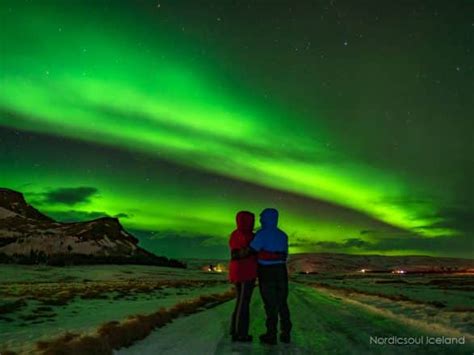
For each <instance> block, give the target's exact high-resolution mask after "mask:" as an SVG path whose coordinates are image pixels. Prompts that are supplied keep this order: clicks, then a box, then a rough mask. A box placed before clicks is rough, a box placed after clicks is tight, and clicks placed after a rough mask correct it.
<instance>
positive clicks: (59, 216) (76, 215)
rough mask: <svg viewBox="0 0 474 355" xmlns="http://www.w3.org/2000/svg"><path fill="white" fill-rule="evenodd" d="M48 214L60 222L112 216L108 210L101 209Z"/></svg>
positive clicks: (83, 220)
mask: <svg viewBox="0 0 474 355" xmlns="http://www.w3.org/2000/svg"><path fill="white" fill-rule="evenodd" d="M48 215H49V216H51V217H52V218H54V219H55V220H57V221H59V222H85V221H91V220H94V219H97V218H101V217H110V215H109V214H107V213H106V212H101V211H75V210H69V211H53V212H48Z"/></svg>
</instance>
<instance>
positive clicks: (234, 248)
mask: <svg viewBox="0 0 474 355" xmlns="http://www.w3.org/2000/svg"><path fill="white" fill-rule="evenodd" d="M236 220H237V229H236V230H234V231H233V232H232V234H231V235H230V240H229V247H230V250H231V261H230V265H229V280H230V282H232V283H233V284H234V285H235V289H236V293H237V301H236V303H235V309H234V312H233V313H232V323H231V330H230V333H231V335H232V341H242V342H250V341H252V336H251V335H249V334H248V331H249V322H250V318H249V317H250V300H251V298H252V292H253V289H254V287H255V279H256V278H257V258H256V256H255V255H254V254H251V255H249V254H248V247H249V244H250V242H251V241H252V239H253V237H254V234H253V228H254V223H255V216H254V214H253V213H251V212H247V211H240V212H239V213H237V217H236Z"/></svg>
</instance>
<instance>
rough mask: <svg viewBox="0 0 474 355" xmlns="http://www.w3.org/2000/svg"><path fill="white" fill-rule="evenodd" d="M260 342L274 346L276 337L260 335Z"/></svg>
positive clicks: (266, 334)
mask: <svg viewBox="0 0 474 355" xmlns="http://www.w3.org/2000/svg"><path fill="white" fill-rule="evenodd" d="M260 341H261V342H262V343H264V344H268V345H275V344H276V343H277V339H276V335H272V334H268V333H265V334H262V335H260Z"/></svg>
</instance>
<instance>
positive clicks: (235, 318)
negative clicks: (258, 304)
mask: <svg viewBox="0 0 474 355" xmlns="http://www.w3.org/2000/svg"><path fill="white" fill-rule="evenodd" d="M254 222H255V216H254V214H253V213H251V212H247V211H241V212H239V213H237V229H236V230H234V231H233V232H232V234H231V236H230V241H229V246H230V249H231V262H230V267H229V279H230V281H231V282H232V283H233V284H234V285H235V288H236V293H237V302H236V305H235V310H234V313H233V314H232V324H231V330H230V332H231V335H232V341H240V342H250V341H252V336H251V335H249V334H248V330H249V321H250V319H249V306H250V300H251V298H252V292H253V289H254V287H255V279H256V278H257V276H258V284H259V288H260V295H261V297H262V300H263V304H264V306H265V313H266V317H267V319H266V327H267V331H266V333H265V334H262V335H261V336H260V341H261V342H262V343H265V344H272V345H273V344H276V342H277V324H278V318H280V341H281V342H284V343H289V342H290V332H291V321H290V311H289V309H288V304H287V298H288V272H287V269H286V259H287V256H288V237H287V235H286V234H285V233H284V232H283V231H281V230H280V229H278V227H277V224H278V211H277V210H276V209H273V208H267V209H265V210H263V212H262V213H261V214H260V224H261V226H262V227H261V228H260V229H259V230H258V231H257V233H256V234H255V235H254V233H253V229H254Z"/></svg>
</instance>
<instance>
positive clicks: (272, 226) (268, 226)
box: [250, 208, 288, 265]
mask: <svg viewBox="0 0 474 355" xmlns="http://www.w3.org/2000/svg"><path fill="white" fill-rule="evenodd" d="M260 223H261V225H262V228H261V229H260V230H259V231H258V232H257V234H255V237H254V239H253V240H252V242H251V243H250V247H251V248H252V249H254V250H256V251H257V252H259V258H258V263H259V264H262V265H273V264H284V263H286V258H284V257H283V258H280V259H278V260H269V259H263V258H262V257H260V256H261V255H262V254H263V253H265V252H268V253H282V254H286V255H287V254H288V236H287V235H286V233H285V232H283V231H282V230H280V229H278V211H277V210H276V209H274V208H266V209H264V210H263V211H262V213H261V214H260Z"/></svg>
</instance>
